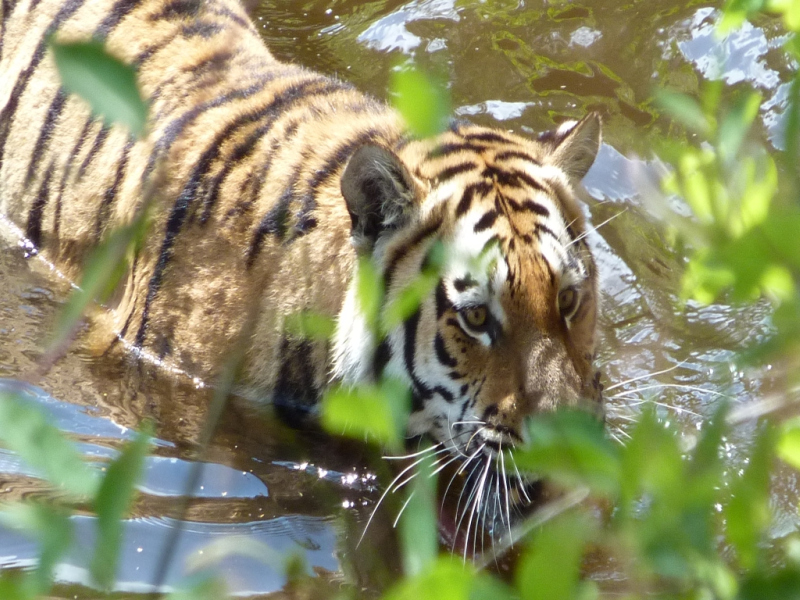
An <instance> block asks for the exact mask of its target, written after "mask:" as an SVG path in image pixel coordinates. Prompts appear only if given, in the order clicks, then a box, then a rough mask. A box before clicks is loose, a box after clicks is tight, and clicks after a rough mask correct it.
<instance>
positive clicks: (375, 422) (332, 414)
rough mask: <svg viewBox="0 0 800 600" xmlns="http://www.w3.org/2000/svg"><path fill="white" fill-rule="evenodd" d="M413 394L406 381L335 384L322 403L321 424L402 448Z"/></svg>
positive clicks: (331, 430)
mask: <svg viewBox="0 0 800 600" xmlns="http://www.w3.org/2000/svg"><path fill="white" fill-rule="evenodd" d="M410 406H411V395H410V393H409V391H408V387H407V386H406V385H404V384H403V383H401V382H399V381H397V380H395V379H391V378H385V379H383V380H382V381H381V383H380V385H371V384H361V385H358V386H355V387H348V386H338V387H333V388H332V389H330V390H329V391H328V393H327V394H325V397H324V398H323V402H322V424H323V426H324V427H325V428H326V429H327V430H328V431H330V432H331V433H335V434H340V435H346V436H349V437H354V438H356V439H365V438H366V439H371V440H374V441H375V442H377V443H379V444H383V445H385V446H387V447H388V448H391V449H394V450H399V449H400V448H401V446H402V440H403V438H404V437H405V429H406V422H407V420H408V411H409V408H410Z"/></svg>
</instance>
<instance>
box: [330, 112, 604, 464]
mask: <svg viewBox="0 0 800 600" xmlns="http://www.w3.org/2000/svg"><path fill="white" fill-rule="evenodd" d="M599 145H600V120H599V118H598V116H597V115H595V114H590V115H589V116H587V117H585V118H584V119H583V120H581V121H580V122H574V121H572V122H568V123H565V124H564V125H562V126H561V127H560V128H559V129H558V130H557V131H554V132H551V133H548V134H544V135H542V136H540V137H539V139H537V140H535V141H533V140H528V139H525V138H522V137H519V136H516V135H512V134H510V133H507V132H504V131H498V130H494V129H487V128H483V127H478V126H472V125H455V126H453V127H452V128H451V129H450V130H448V131H447V132H445V133H443V134H441V135H440V136H438V137H437V138H436V139H434V140H428V141H424V142H416V141H415V142H410V143H408V144H406V145H402V146H401V147H399V148H396V149H394V150H390V149H388V148H382V147H378V146H364V147H362V148H361V149H359V150H358V151H357V152H356V153H355V154H354V155H353V157H352V158H351V159H350V161H349V163H348V165H347V167H346V169H345V171H344V173H343V176H342V181H341V189H342V194H343V196H344V198H345V201H346V203H347V207H348V210H349V212H350V216H351V220H352V240H353V243H354V244H355V247H356V249H357V252H358V253H359V254H360V255H361V256H368V257H370V259H371V261H372V263H373V265H374V266H375V268H376V269H377V270H378V271H379V272H380V273H381V274H382V275H383V283H384V286H385V297H384V302H383V306H384V310H386V307H389V306H391V305H392V303H393V301H395V300H396V299H397V298H398V297H399V296H400V295H401V294H403V293H407V289H408V287H409V286H410V285H414V283H413V282H415V281H417V280H418V278H419V275H420V273H421V272H423V271H425V270H426V268H427V267H429V265H430V263H431V260H432V258H431V257H432V255H433V254H434V253H436V252H437V251H438V250H437V249H441V248H443V249H444V250H443V255H444V260H443V261H441V267H440V268H439V269H438V270H435V271H434V272H435V273H437V275H436V277H437V280H436V281H435V283H434V285H432V286H430V287H431V288H432V289H431V290H430V292H429V293H427V295H426V296H425V297H424V298H423V300H422V302H421V304H420V305H419V307H418V308H417V309H416V310H415V311H414V312H413V314H411V316H409V317H407V318H406V319H405V320H404V321H403V322H401V323H399V324H397V325H396V326H395V327H393V328H392V329H390V330H389V331H388V333H387V335H386V337H385V338H384V339H382V340H381V339H376V337H375V336H374V334H373V332H372V331H371V329H370V327H369V326H368V324H367V323H366V320H365V318H364V315H363V314H362V312H361V311H360V308H359V300H358V294H357V292H356V284H355V283H354V284H353V285H352V286H351V288H350V290H349V292H348V295H347V298H346V300H345V304H344V307H343V310H342V312H341V314H340V316H339V322H338V329H337V333H336V338H335V346H334V357H335V358H334V361H335V362H334V376H336V377H338V378H340V379H342V380H344V381H345V382H357V381H359V380H364V379H369V378H371V377H375V376H379V375H380V374H386V375H390V376H394V377H398V378H400V379H402V380H403V381H405V382H406V383H407V384H408V386H409V388H410V389H411V392H412V398H413V406H412V414H411V416H410V421H409V427H408V434H409V435H410V436H417V435H428V436H430V437H431V438H432V439H433V441H434V442H437V443H438V444H441V445H442V446H444V447H446V448H448V449H449V450H450V451H451V452H452V453H455V454H459V455H461V456H463V457H465V458H468V457H470V456H476V455H479V456H483V455H486V456H496V455H497V454H498V453H499V452H500V451H502V449H503V448H508V447H509V446H513V445H516V444H518V443H521V442H522V441H524V439H525V432H526V428H525V426H524V425H525V421H526V418H527V417H529V416H530V415H532V414H535V413H537V412H541V411H550V410H554V409H555V408H557V407H561V406H577V405H580V404H588V405H590V406H593V407H596V408H599V407H600V404H601V391H600V386H599V383H598V379H597V377H596V373H595V370H594V369H593V366H592V361H593V358H594V352H595V325H596V315H597V281H596V280H597V276H596V269H595V264H594V261H593V259H592V256H591V253H590V251H589V247H588V245H587V243H586V240H585V236H586V230H585V224H584V218H583V215H582V212H581V210H580V208H579V206H578V204H577V201H576V198H575V187H576V186H577V185H578V184H579V182H580V180H581V179H582V178H583V176H584V175H585V174H586V172H587V171H588V170H589V167H590V166H591V165H592V163H593V161H594V159H595V156H596V154H597V151H598V149H599ZM487 464H488V463H487Z"/></svg>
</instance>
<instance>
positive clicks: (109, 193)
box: [94, 139, 135, 242]
mask: <svg viewBox="0 0 800 600" xmlns="http://www.w3.org/2000/svg"><path fill="white" fill-rule="evenodd" d="M134 143H135V142H134V140H133V139H129V140H128V143H127V144H125V148H124V149H123V151H122V156H121V157H120V159H119V162H118V164H117V173H116V175H114V181H113V182H112V183H111V185H110V186H109V187H108V188H106V191H105V193H104V194H103V199H102V200H101V202H100V206H99V208H98V209H97V220H96V221H95V230H94V233H95V239H96V240H97V242H100V239H101V237H102V235H103V231H104V229H105V226H106V222H107V221H108V217H109V208H110V207H111V205H112V204H113V203H114V200H115V199H116V197H117V193H118V192H119V186H120V184H121V183H122V179H123V178H124V177H125V171H126V169H127V167H128V160H129V159H130V152H131V148H133V145H134Z"/></svg>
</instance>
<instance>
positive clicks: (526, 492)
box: [509, 452, 531, 504]
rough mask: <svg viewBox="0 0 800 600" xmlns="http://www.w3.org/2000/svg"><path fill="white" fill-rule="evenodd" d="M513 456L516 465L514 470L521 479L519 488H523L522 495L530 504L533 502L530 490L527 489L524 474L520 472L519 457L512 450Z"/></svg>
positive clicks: (512, 461)
mask: <svg viewBox="0 0 800 600" xmlns="http://www.w3.org/2000/svg"><path fill="white" fill-rule="evenodd" d="M509 456H510V457H511V463H512V464H513V465H514V472H515V473H516V474H517V479H519V482H520V484H519V488H520V490H522V495H523V496H525V500H526V501H527V502H528V504H530V503H531V497H530V496H528V490H526V489H525V484H524V481H525V480H524V479H523V478H522V474H521V473H520V472H519V467H517V459H515V458H514V453H513V452H512V453H511V454H509Z"/></svg>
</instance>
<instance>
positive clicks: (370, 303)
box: [356, 256, 383, 332]
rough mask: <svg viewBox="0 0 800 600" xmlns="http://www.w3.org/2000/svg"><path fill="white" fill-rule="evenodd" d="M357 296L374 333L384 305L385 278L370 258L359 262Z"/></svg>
mask: <svg viewBox="0 0 800 600" xmlns="http://www.w3.org/2000/svg"><path fill="white" fill-rule="evenodd" d="M356 277H357V283H356V285H357V287H356V294H357V298H358V304H359V307H360V308H361V312H362V314H363V315H364V318H365V319H366V321H367V323H368V324H369V326H370V328H371V329H372V331H373V332H376V331H377V329H378V316H379V314H380V309H381V304H382V303H383V277H382V276H381V274H380V273H379V272H378V270H377V269H376V268H375V265H374V264H372V260H371V259H370V257H368V256H363V257H360V258H359V260H358V273H357V275H356Z"/></svg>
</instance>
